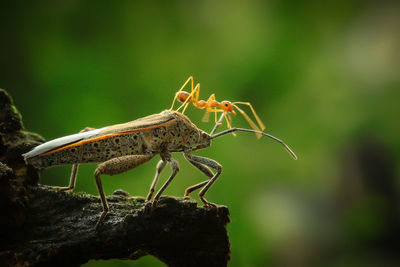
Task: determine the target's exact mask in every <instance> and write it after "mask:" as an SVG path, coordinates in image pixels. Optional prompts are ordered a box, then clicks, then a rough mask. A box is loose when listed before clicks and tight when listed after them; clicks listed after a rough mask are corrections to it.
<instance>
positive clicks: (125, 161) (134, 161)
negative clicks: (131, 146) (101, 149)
mask: <svg viewBox="0 0 400 267" xmlns="http://www.w3.org/2000/svg"><path fill="white" fill-rule="evenodd" d="M153 157H154V155H129V156H122V157H118V158H113V159H110V160H107V161H105V162H103V163H101V164H99V165H98V166H97V168H96V170H95V171H94V179H95V180H96V185H97V190H98V191H99V194H100V199H101V203H102V205H103V213H102V214H101V216H100V218H99V220H98V221H97V224H96V226H95V229H97V228H98V227H99V226H100V225H101V224H102V223H103V221H104V219H105V218H106V216H107V213H108V212H109V210H110V207H109V206H108V202H107V199H106V196H105V194H104V190H103V186H102V184H101V179H100V175H101V174H106V175H114V174H118V173H122V172H126V171H128V170H130V169H133V168H135V167H137V166H139V165H141V164H143V163H146V162H147V161H149V160H150V159H152V158H153Z"/></svg>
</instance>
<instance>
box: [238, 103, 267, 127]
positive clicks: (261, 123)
mask: <svg viewBox="0 0 400 267" xmlns="http://www.w3.org/2000/svg"><path fill="white" fill-rule="evenodd" d="M233 104H241V105H247V106H249V107H250V109H251V112H253V115H254V117H255V118H256V120H257V123H258V126H260V128H261V130H264V129H265V125H264V123H263V122H262V121H261V119H260V118H259V117H258V116H257V113H256V111H255V110H254V108H253V106H252V105H251V104H250V102H234V103H233Z"/></svg>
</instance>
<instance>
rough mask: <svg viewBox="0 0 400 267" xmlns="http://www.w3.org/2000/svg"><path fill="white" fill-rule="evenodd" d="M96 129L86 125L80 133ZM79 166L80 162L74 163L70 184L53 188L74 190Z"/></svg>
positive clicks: (61, 190)
mask: <svg viewBox="0 0 400 267" xmlns="http://www.w3.org/2000/svg"><path fill="white" fill-rule="evenodd" d="M94 129H95V128H92V127H85V128H83V129H82V130H81V131H80V133H83V132H87V131H91V130H94ZM78 167H79V164H77V163H76V164H73V165H72V170H71V176H70V178H69V185H68V186H63V187H61V186H54V187H53V188H54V189H56V190H58V191H60V192H65V191H70V190H73V189H74V188H75V183H76V176H77V174H78Z"/></svg>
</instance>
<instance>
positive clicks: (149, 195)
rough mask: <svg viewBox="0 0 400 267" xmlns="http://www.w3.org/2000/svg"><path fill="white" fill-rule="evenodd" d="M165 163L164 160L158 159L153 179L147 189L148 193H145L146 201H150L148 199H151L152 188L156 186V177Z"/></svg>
mask: <svg viewBox="0 0 400 267" xmlns="http://www.w3.org/2000/svg"><path fill="white" fill-rule="evenodd" d="M165 165H167V162H166V161H164V160H160V161H159V162H158V163H157V167H156V176H155V177H154V180H153V182H152V183H151V186H150V190H149V194H148V195H147V198H146V200H147V201H150V200H151V197H152V196H153V194H154V189H155V188H156V185H157V182H158V177H159V176H160V173H161V171H162V170H163V169H164V167H165Z"/></svg>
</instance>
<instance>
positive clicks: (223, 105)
mask: <svg viewBox="0 0 400 267" xmlns="http://www.w3.org/2000/svg"><path fill="white" fill-rule="evenodd" d="M219 107H220V108H221V109H223V110H224V111H226V112H230V113H232V114H233V115H236V112H235V111H234V110H233V104H232V102H230V101H228V100H224V101H222V102H221V104H220V105H219Z"/></svg>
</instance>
